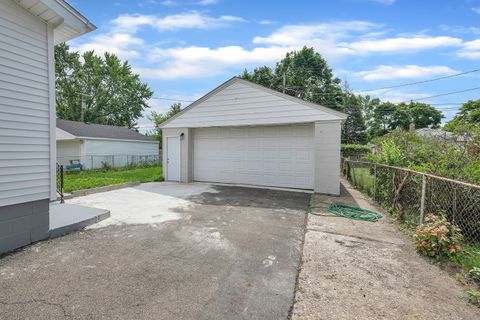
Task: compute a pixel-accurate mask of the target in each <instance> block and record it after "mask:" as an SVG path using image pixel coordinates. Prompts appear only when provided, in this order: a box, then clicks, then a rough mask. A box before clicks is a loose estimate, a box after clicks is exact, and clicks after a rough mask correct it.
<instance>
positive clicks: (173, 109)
mask: <svg viewBox="0 0 480 320" xmlns="http://www.w3.org/2000/svg"><path fill="white" fill-rule="evenodd" d="M180 111H182V104H181V103H179V102H176V103H174V104H172V105H171V106H170V109H169V110H168V111H167V112H165V113H157V112H155V111H152V113H151V114H150V116H149V117H148V118H149V119H150V120H151V121H153V123H154V124H155V131H156V132H155V134H154V136H155V137H156V138H157V140H158V141H159V147H160V149H162V130H161V129H160V125H161V124H162V123H164V122H165V121H167V120H168V119H170V118H171V117H173V116H174V115H176V114H177V113H179V112H180Z"/></svg>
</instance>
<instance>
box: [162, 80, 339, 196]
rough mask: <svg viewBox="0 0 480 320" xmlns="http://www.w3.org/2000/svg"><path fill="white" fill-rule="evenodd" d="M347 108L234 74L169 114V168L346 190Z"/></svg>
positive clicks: (173, 175) (222, 178)
mask: <svg viewBox="0 0 480 320" xmlns="http://www.w3.org/2000/svg"><path fill="white" fill-rule="evenodd" d="M345 118H346V115H345V114H343V113H341V112H338V111H335V110H332V109H329V108H326V107H323V106H320V105H317V104H313V103H310V102H307V101H304V100H301V99H297V98H295V97H292V96H289V95H286V94H283V93H280V92H277V91H274V90H271V89H268V88H265V87H263V86H260V85H257V84H254V83H252V82H249V81H246V80H243V79H240V78H236V77H235V78H232V79H230V80H228V81H227V82H225V83H224V84H222V85H221V86H219V87H217V88H216V89H215V90H213V91H211V92H210V93H208V94H207V95H205V96H203V97H202V98H200V99H199V100H197V101H195V102H194V103H192V104H191V105H189V106H188V107H187V108H185V109H184V110H182V112H180V113H178V114H177V115H176V116H174V117H172V118H171V119H169V120H168V121H166V122H164V123H163V125H162V126H161V128H162V131H163V146H164V152H163V163H164V164H165V165H164V175H165V179H166V180H170V181H181V182H191V181H205V182H213V183H215V182H217V183H231V184H244V185H256V186H268V187H284V188H298V189H311V190H314V191H315V192H319V193H326V194H339V193H340V133H341V124H342V121H343V120H345Z"/></svg>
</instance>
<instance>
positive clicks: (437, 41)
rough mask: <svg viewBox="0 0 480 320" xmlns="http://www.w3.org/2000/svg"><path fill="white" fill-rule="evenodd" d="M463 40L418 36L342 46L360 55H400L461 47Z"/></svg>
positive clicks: (362, 41) (363, 41)
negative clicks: (400, 53) (399, 53)
mask: <svg viewBox="0 0 480 320" xmlns="http://www.w3.org/2000/svg"><path fill="white" fill-rule="evenodd" d="M461 44H462V40H461V39H459V38H453V37H447V36H440V37H429V36H417V37H410V38H406V37H398V38H386V39H372V40H361V41H356V42H350V43H341V44H340V46H344V47H346V48H349V49H351V50H353V51H355V52H356V53H359V54H368V53H398V52H417V51H420V50H426V49H434V48H440V47H451V46H459V45H461Z"/></svg>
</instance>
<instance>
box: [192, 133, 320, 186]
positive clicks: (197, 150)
mask: <svg viewBox="0 0 480 320" xmlns="http://www.w3.org/2000/svg"><path fill="white" fill-rule="evenodd" d="M313 136H314V127H313V124H306V125H288V126H253V127H219V128H199V129H195V131H194V142H193V150H194V151H193V158H194V159H193V163H194V167H193V172H194V180H196V181H206V182H221V183H238V184H250V185H260V186H273V187H286V188H301V189H313V184H314V179H313V178H314V177H313V172H314V152H313Z"/></svg>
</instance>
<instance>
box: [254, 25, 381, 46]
mask: <svg viewBox="0 0 480 320" xmlns="http://www.w3.org/2000/svg"><path fill="white" fill-rule="evenodd" d="M378 26H379V25H377V24H374V23H370V22H366V21H344V22H334V23H321V24H313V25H287V26H284V27H281V28H280V29H278V30H277V31H275V32H274V33H272V34H271V35H269V36H267V37H255V38H254V39H253V43H257V44H270V45H283V46H287V45H294V46H302V45H305V44H306V42H311V41H314V40H319V39H325V38H328V39H337V38H343V37H346V36H347V35H348V34H350V33H351V32H360V31H366V30H369V29H372V28H375V27H378Z"/></svg>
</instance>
